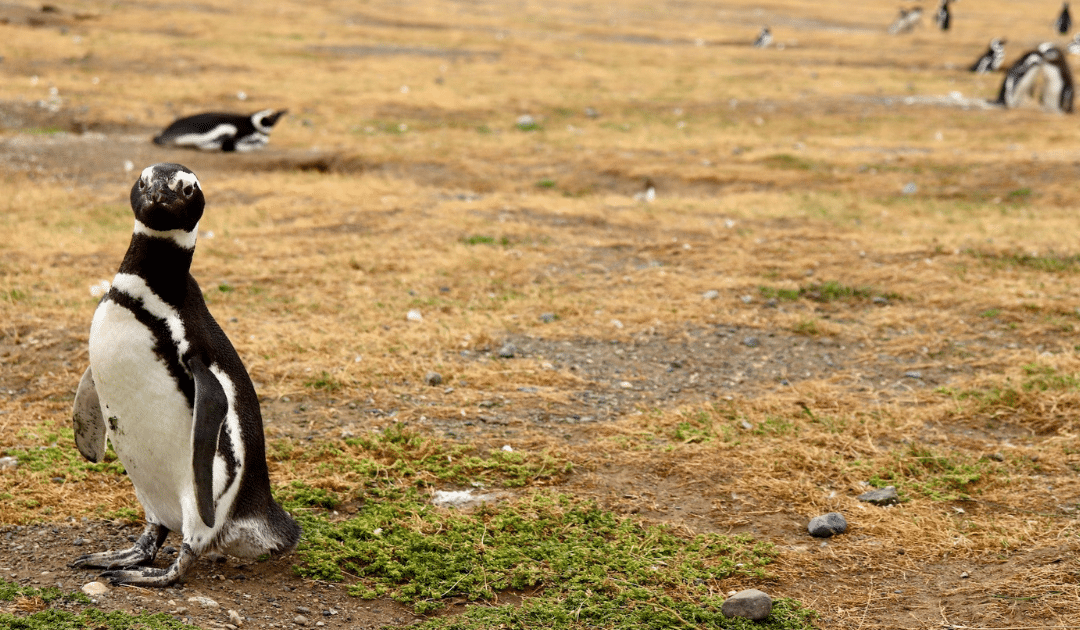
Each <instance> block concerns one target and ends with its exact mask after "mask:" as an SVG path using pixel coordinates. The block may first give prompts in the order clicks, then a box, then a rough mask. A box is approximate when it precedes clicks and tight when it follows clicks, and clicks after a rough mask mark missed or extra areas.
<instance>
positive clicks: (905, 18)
mask: <svg viewBox="0 0 1080 630" xmlns="http://www.w3.org/2000/svg"><path fill="white" fill-rule="evenodd" d="M922 13H923V11H922V7H912V8H910V9H900V15H899V16H898V17H897V18H896V20H895V21H893V23H892V24H890V25H889V35H897V34H900V33H907V32H909V31H911V30H912V29H914V28H915V27H916V26H917V25H918V24H919V22H921V21H922Z"/></svg>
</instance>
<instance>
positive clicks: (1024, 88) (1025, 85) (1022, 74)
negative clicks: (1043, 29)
mask: <svg viewBox="0 0 1080 630" xmlns="http://www.w3.org/2000/svg"><path fill="white" fill-rule="evenodd" d="M1052 47H1053V45H1052V44H1050V43H1049V42H1046V43H1043V44H1039V47H1038V48H1037V49H1035V50H1032V51H1029V52H1026V53H1024V54H1023V56H1021V57H1020V58H1019V59H1017V60H1016V61H1015V62H1014V63H1013V65H1012V66H1011V67H1010V68H1009V71H1008V73H1006V75H1005V79H1004V80H1003V81H1002V82H1001V89H1000V90H999V91H998V97H997V99H995V100H994V101H993V102H994V103H996V104H998V105H1003V106H1005V107H1016V106H1017V105H1019V104H1020V102H1021V101H1022V100H1023V98H1024V96H1026V95H1027V94H1029V93H1030V92H1031V89H1032V88H1033V87H1034V85H1035V79H1036V78H1038V76H1039V69H1040V68H1041V67H1042V63H1043V51H1044V50H1048V49H1049V48H1052Z"/></svg>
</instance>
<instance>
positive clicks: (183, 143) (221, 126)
mask: <svg viewBox="0 0 1080 630" xmlns="http://www.w3.org/2000/svg"><path fill="white" fill-rule="evenodd" d="M287 112H288V110H286V109H280V110H277V111H274V110H272V109H264V110H262V111H259V112H255V113H254V114H251V115H249V116H245V115H243V114H226V113H220V112H208V113H205V114H195V115H194V116H188V117H187V118H181V119H179V120H176V121H174V122H173V123H172V124H171V125H169V126H168V127H166V128H165V130H164V131H162V132H161V133H160V134H159V135H158V136H157V137H156V138H154V143H155V144H160V145H163V146H176V147H193V148H196V149H202V150H203V151H251V150H254V149H259V148H262V147H263V146H265V145H266V143H267V142H268V141H269V140H270V130H271V129H273V127H274V124H275V123H277V121H278V119H279V118H281V117H282V116H284V115H285V114H286V113H287Z"/></svg>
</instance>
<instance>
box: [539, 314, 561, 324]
mask: <svg viewBox="0 0 1080 630" xmlns="http://www.w3.org/2000/svg"><path fill="white" fill-rule="evenodd" d="M556 319H559V318H558V316H556V315H555V313H540V321H542V322H544V323H545V324H550V323H551V322H553V321H555V320H556Z"/></svg>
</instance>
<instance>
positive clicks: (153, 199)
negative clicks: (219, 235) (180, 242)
mask: <svg viewBox="0 0 1080 630" xmlns="http://www.w3.org/2000/svg"><path fill="white" fill-rule="evenodd" d="M205 206H206V199H205V198H203V192H202V187H201V186H200V185H199V178H198V177H195V173H192V172H191V170H190V169H189V168H187V167H186V166H182V165H180V164H170V163H167V162H164V163H161V164H155V165H153V166H148V167H146V168H145V169H144V170H143V172H142V175H141V176H140V177H139V180H138V181H136V182H135V185H134V186H132V187H131V209H132V210H133V211H134V212H135V218H136V219H138V220H139V222H140V223H142V224H143V225H145V226H146V227H148V228H150V229H152V230H158V231H162V232H165V231H169V230H183V231H185V232H190V231H192V230H194V229H195V227H196V226H197V225H198V224H199V219H201V218H202V214H203V208H204V207H205Z"/></svg>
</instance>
